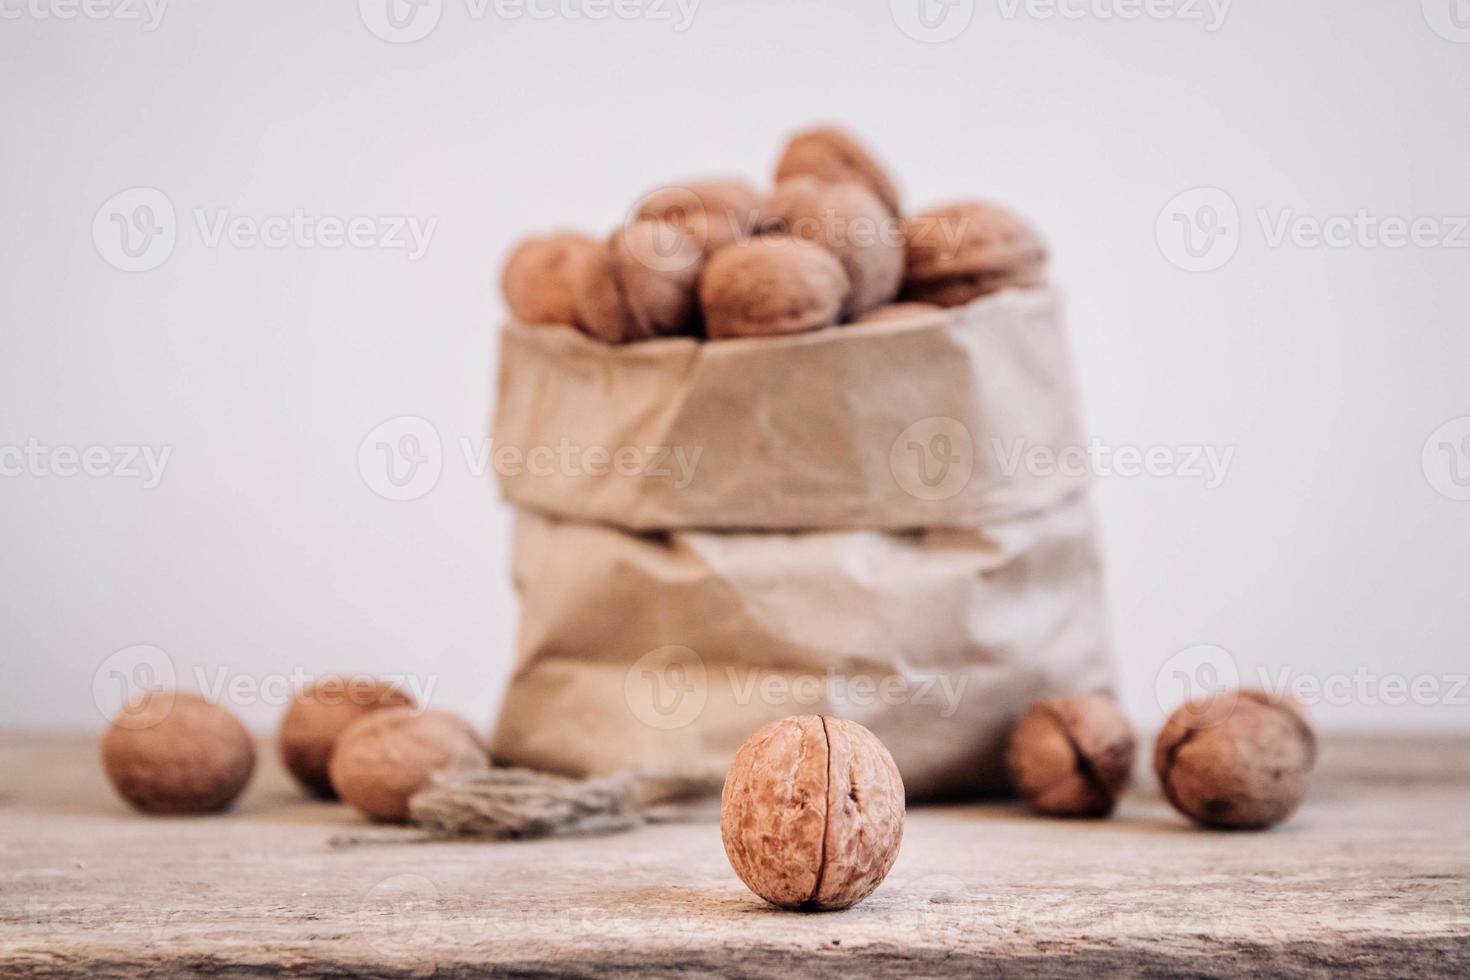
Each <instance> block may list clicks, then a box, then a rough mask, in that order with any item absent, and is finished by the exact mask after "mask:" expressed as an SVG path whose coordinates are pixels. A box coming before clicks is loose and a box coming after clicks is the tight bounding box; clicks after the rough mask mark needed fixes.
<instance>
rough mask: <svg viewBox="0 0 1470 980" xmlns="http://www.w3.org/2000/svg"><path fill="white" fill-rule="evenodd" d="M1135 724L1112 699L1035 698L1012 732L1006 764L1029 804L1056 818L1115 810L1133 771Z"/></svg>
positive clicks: (1085, 696) (1098, 696)
mask: <svg viewBox="0 0 1470 980" xmlns="http://www.w3.org/2000/svg"><path fill="white" fill-rule="evenodd" d="M1136 748H1137V743H1136V741H1135V739H1134V737H1133V728H1132V727H1131V726H1130V725H1129V724H1128V719H1127V718H1126V717H1124V715H1123V711H1122V709H1121V708H1119V707H1118V703H1117V702H1116V701H1114V700H1113V699H1112V698H1109V697H1105V696H1103V695H1101V694H1073V695H1068V696H1066V697H1057V698H1048V699H1046V700H1044V701H1037V702H1036V703H1035V704H1033V705H1031V707H1030V708H1029V709H1028V710H1027V711H1026V713H1025V714H1024V715H1022V716H1021V720H1020V721H1019V722H1018V723H1017V724H1016V727H1015V729H1014V730H1013V731H1012V732H1011V739H1010V744H1009V745H1008V746H1007V750H1006V768H1007V769H1008V770H1009V772H1010V776H1011V782H1012V783H1013V784H1014V785H1015V787H1016V791H1017V792H1018V793H1020V794H1021V798H1022V799H1023V800H1025V801H1026V802H1027V803H1028V804H1030V806H1031V807H1032V809H1035V810H1037V811H1038V812H1040V813H1045V814H1050V815H1052V816H1059V817H1102V816H1107V815H1108V814H1109V813H1112V812H1113V807H1114V806H1116V805H1117V802H1118V795H1119V794H1120V793H1122V791H1123V788H1124V787H1125V786H1127V785H1128V779H1129V777H1130V776H1131V775H1132V773H1133V759H1134V754H1135V750H1136Z"/></svg>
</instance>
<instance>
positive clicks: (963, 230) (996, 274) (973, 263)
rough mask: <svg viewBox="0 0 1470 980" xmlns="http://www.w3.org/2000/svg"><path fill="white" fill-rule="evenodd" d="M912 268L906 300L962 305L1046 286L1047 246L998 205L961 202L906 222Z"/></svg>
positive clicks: (907, 277) (906, 280)
mask: <svg viewBox="0 0 1470 980" xmlns="http://www.w3.org/2000/svg"><path fill="white" fill-rule="evenodd" d="M904 237H905V239H906V240H907V243H908V252H907V257H908V268H907V271H906V272H905V275H904V283H903V293H902V295H903V298H904V299H907V300H917V301H919V302H923V303H937V304H938V305H940V306H962V305H964V304H965V303H968V302H970V301H971V300H973V299H977V298H979V297H981V296H985V295H987V294H989V293H994V292H998V291H1000V290H1002V289H1008V288H1027V287H1031V286H1038V285H1040V284H1041V283H1042V281H1043V280H1044V277H1045V272H1046V246H1045V245H1044V244H1043V243H1042V241H1041V237H1040V236H1039V235H1037V233H1036V232H1035V231H1034V230H1033V229H1032V228H1031V226H1030V225H1028V224H1027V223H1026V222H1025V221H1023V220H1022V219H1021V218H1020V217H1018V216H1017V215H1015V214H1013V213H1012V212H1010V211H1008V210H1006V209H1005V208H1002V207H999V206H997V205H994V204H986V203H984V202H981V201H961V202H959V203H957V204H950V205H946V206H944V207H940V208H934V209H933V210H930V211H926V212H924V213H923V214H920V215H915V216H914V217H912V218H908V219H906V220H905V221H904Z"/></svg>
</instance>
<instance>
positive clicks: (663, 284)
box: [576, 221, 703, 344]
mask: <svg viewBox="0 0 1470 980" xmlns="http://www.w3.org/2000/svg"><path fill="white" fill-rule="evenodd" d="M702 263H703V253H702V252H701V250H700V248H699V245H698V244H697V243H696V242H695V241H694V239H693V238H692V237H690V236H689V235H688V234H687V233H685V232H684V231H682V230H680V229H679V228H677V227H675V226H674V225H672V224H669V223H667V222H663V221H636V222H634V223H633V224H631V225H628V226H627V227H625V228H620V229H618V230H617V231H616V232H614V233H613V235H612V237H610V238H609V239H608V241H607V244H606V245H604V246H602V247H600V248H598V249H597V250H596V252H595V253H594V256H593V259H592V261H591V262H590V263H589V264H588V265H587V268H586V270H585V274H584V275H583V277H582V279H581V280H579V281H578V283H577V289H576V307H577V324H578V326H580V327H581V328H582V329H583V330H584V331H585V332H586V333H588V334H591V335H592V336H594V337H596V338H598V339H599V340H605V341H607V342H608V343H610V344H621V343H627V342H628V341H634V340H648V339H650V338H653V337H664V336H672V335H675V334H681V333H688V332H690V329H689V328H690V327H691V326H692V322H693V315H694V311H695V286H696V283H697V282H698V279H699V271H700V267H701V265H702Z"/></svg>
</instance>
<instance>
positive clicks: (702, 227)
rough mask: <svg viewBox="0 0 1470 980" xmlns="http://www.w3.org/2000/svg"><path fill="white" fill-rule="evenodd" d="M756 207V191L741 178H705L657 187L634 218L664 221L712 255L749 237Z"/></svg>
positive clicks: (758, 202) (756, 211)
mask: <svg viewBox="0 0 1470 980" xmlns="http://www.w3.org/2000/svg"><path fill="white" fill-rule="evenodd" d="M760 206H761V196H760V193H759V192H757V191H756V189H755V188H754V187H751V186H750V185H749V184H747V183H746V182H745V181H743V180H706V181H695V182H692V183H688V184H671V185H669V186H668V187H661V188H659V189H658V190H656V191H654V192H653V193H652V194H649V195H648V196H647V197H645V198H644V199H643V200H642V201H640V202H639V203H638V210H637V212H636V217H638V218H640V219H644V218H653V219H657V220H660V221H666V222H668V223H669V224H671V225H673V226H674V227H676V228H678V229H680V230H681V231H683V232H684V233H685V234H687V235H689V237H690V238H692V239H693V240H694V243H695V244H696V245H697V246H698V247H699V248H700V250H701V251H703V252H704V254H705V255H712V254H714V253H715V252H718V251H719V250H720V249H722V248H724V247H725V246H726V245H729V244H730V243H732V242H737V241H741V240H743V239H745V238H747V237H749V235H750V234H751V232H752V231H753V230H754V229H755V221H756V216H757V214H758V213H759V212H760Z"/></svg>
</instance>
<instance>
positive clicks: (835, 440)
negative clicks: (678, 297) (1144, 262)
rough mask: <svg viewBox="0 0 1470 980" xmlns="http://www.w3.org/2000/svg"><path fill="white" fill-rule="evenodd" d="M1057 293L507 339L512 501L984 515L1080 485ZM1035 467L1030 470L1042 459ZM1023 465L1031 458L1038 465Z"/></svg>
mask: <svg viewBox="0 0 1470 980" xmlns="http://www.w3.org/2000/svg"><path fill="white" fill-rule="evenodd" d="M1081 444H1082V435H1081V430H1080V428H1079V425H1078V415H1077V411H1076V389H1075V385H1074V382H1073V373H1072V364H1071V358H1070V356H1069V353H1068V347H1067V342H1066V334H1065V330H1064V329H1063V325H1062V316H1061V304H1060V301H1059V299H1058V297H1057V296H1056V294H1055V293H1054V292H1053V291H1051V290H1050V289H1029V290H1006V291H1004V292H1001V293H998V294H996V295H994V296H989V297H985V298H983V299H981V300H978V301H976V302H974V303H971V304H970V305H968V306H964V307H960V308H958V309H954V310H945V311H942V312H939V313H934V314H924V315H920V316H917V317H911V318H905V319H902V320H895V321H891V322H886V323H885V322H879V323H874V324H864V325H862V326H857V327H853V326H848V327H836V328H832V329H828V330H820V331H816V332H814V333H806V334H796V335H793V336H789V337H778V338H765V337H762V338H751V339H745V340H726V341H719V342H716V343H702V342H700V341H697V340H694V339H691V338H669V339H664V340H656V341H649V342H645V343H639V344H627V345H623V346H618V347H612V346H609V345H607V344H603V343H600V342H598V341H595V340H592V339H591V338H588V337H586V336H584V335H582V334H581V333H579V332H577V331H576V330H574V329H572V328H570V327H547V326H526V325H522V324H515V323H512V324H509V325H507V326H506V328H505V330H504V332H503V333H502V335H501V355H500V386H499V400H498V404H497V406H496V412H495V424H494V447H493V457H492V461H493V463H494V465H495V470H496V474H497V476H498V478H499V480H500V486H501V489H502V491H503V493H504V494H505V498H506V499H507V500H508V501H509V502H510V503H512V504H514V505H516V506H518V507H526V508H531V509H535V510H540V511H544V512H547V513H550V514H554V515H557V516H560V517H566V518H574V519H577V520H583V521H596V522H599V523H605V524H613V525H616V526H618V527H624V528H628V529H630V530H643V531H651V530H668V529H674V528H717V529H723V530H771V529H808V530H810V529H818V528H865V529H877V528H885V529H893V530H903V529H908V528H920V527H979V526H984V525H986V524H989V523H991V522H994V521H1000V520H1007V519H1009V518H1011V517H1013V516H1015V515H1018V514H1024V513H1027V512H1030V511H1035V510H1038V509H1042V508H1045V507H1047V506H1049V505H1051V504H1052V503H1054V502H1056V501H1059V500H1061V499H1063V498H1065V497H1067V496H1070V495H1072V494H1074V493H1076V492H1078V491H1079V490H1081V489H1082V488H1084V487H1085V486H1086V485H1087V482H1088V474H1087V473H1086V472H1078V471H1077V470H1076V469H1075V468H1069V467H1067V466H1062V465H1055V463H1056V462H1057V461H1059V460H1060V461H1062V462H1065V456H1064V454H1065V452H1066V450H1067V449H1068V448H1069V447H1073V448H1076V447H1080V446H1081ZM1038 459H1039V460H1040V461H1041V465H1035V464H1034V461H1035V460H1038ZM1028 460H1029V461H1030V462H1028Z"/></svg>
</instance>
